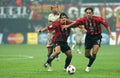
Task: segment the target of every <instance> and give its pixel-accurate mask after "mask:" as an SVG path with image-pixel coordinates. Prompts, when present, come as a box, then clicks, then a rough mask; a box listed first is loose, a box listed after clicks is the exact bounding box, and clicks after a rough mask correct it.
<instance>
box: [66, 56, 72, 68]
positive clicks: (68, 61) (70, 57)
mask: <svg viewBox="0 0 120 78" xmlns="http://www.w3.org/2000/svg"><path fill="white" fill-rule="evenodd" d="M71 59H72V56H67V57H66V60H65V67H64V68H67V66H69V64H70V63H71Z"/></svg>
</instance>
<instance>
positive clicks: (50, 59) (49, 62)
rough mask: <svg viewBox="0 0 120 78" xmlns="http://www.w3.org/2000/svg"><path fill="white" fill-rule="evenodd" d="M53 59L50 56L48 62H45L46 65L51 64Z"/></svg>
mask: <svg viewBox="0 0 120 78" xmlns="http://www.w3.org/2000/svg"><path fill="white" fill-rule="evenodd" d="M53 59H54V57H52V56H50V57H49V58H48V60H47V63H48V64H51V62H52V60H53Z"/></svg>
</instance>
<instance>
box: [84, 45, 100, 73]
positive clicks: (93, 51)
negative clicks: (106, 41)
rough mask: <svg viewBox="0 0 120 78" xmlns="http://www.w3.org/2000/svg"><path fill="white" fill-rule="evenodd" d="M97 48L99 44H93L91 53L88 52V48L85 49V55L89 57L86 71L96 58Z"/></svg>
mask: <svg viewBox="0 0 120 78" xmlns="http://www.w3.org/2000/svg"><path fill="white" fill-rule="evenodd" d="M98 50H99V45H94V46H93V50H92V55H91V54H90V50H88V49H87V50H86V52H85V56H86V57H87V58H88V59H89V63H88V65H87V67H86V69H85V71H86V72H89V71H90V67H91V66H92V64H93V63H94V61H95V59H96V54H97V52H98Z"/></svg>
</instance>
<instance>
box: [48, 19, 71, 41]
mask: <svg viewBox="0 0 120 78" xmlns="http://www.w3.org/2000/svg"><path fill="white" fill-rule="evenodd" d="M71 23H72V21H70V20H67V21H66V23H65V25H68V24H71ZM62 25H64V24H62V23H61V22H60V21H57V22H55V23H54V24H52V25H50V26H48V27H47V28H48V30H49V31H51V30H54V31H55V33H54V36H53V39H52V41H53V42H57V41H64V42H67V39H68V36H69V35H70V28H67V29H62Z"/></svg>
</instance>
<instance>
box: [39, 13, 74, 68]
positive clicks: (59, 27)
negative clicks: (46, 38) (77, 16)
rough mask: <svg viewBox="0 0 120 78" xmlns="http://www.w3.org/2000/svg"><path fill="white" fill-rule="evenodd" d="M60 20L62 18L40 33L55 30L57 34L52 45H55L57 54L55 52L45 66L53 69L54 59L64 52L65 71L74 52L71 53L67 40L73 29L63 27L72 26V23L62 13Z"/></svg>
mask: <svg viewBox="0 0 120 78" xmlns="http://www.w3.org/2000/svg"><path fill="white" fill-rule="evenodd" d="M59 18H60V19H59V21H57V22H55V23H53V24H52V25H49V26H47V27H45V28H43V29H41V30H40V31H39V32H43V31H46V30H50V31H51V30H55V33H54V35H53V38H52V43H53V46H54V51H55V52H53V53H52V54H51V55H50V56H49V58H48V59H47V61H46V63H45V64H44V66H45V67H48V68H50V67H51V66H50V64H51V62H52V61H53V59H54V58H55V57H56V56H58V55H59V54H60V52H61V51H62V52H63V53H65V55H66V59H65V65H64V69H66V68H67V66H68V65H69V64H70V62H71V59H72V52H71V49H70V47H69V46H68V44H67V39H68V36H69V35H70V28H71V27H69V28H67V29H63V25H68V24H71V23H72V21H70V20H69V19H68V16H67V15H66V14H65V13H61V14H60V17H59Z"/></svg>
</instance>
